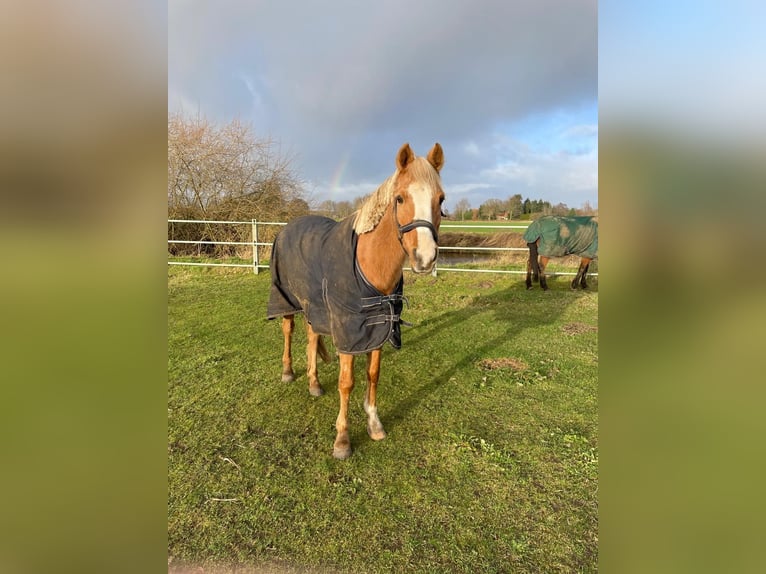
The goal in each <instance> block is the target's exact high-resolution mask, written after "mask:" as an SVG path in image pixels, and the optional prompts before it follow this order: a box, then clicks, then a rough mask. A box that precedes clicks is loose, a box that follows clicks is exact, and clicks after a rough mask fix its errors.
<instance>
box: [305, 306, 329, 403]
mask: <svg viewBox="0 0 766 574" xmlns="http://www.w3.org/2000/svg"><path fill="white" fill-rule="evenodd" d="M306 339H307V341H308V342H307V343H306V374H307V375H308V379H309V393H310V394H311V395H313V396H315V397H321V396H322V395H323V394H324V390H323V389H322V385H320V384H319V379H318V378H317V349H318V347H319V342H320V341H321V337H320V336H319V335H318V334H317V333H316V332H315V331H314V329H312V328H311V325H309V323H308V321H307V322H306ZM325 353H327V351H326V350H325Z"/></svg>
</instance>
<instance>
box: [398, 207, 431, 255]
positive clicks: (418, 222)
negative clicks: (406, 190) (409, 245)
mask: <svg viewBox="0 0 766 574" xmlns="http://www.w3.org/2000/svg"><path fill="white" fill-rule="evenodd" d="M397 205H399V202H398V201H396V199H394V223H395V224H396V229H397V231H398V233H399V243H401V242H402V237H404V234H405V233H407V232H409V231H412V230H413V229H415V228H416V227H427V228H428V229H430V230H431V235H433V236H434V241H435V242H436V244H437V245H438V244H439V233H438V232H437V231H436V227H434V224H433V223H431V222H430V221H426V220H425V219H413V220H412V221H410V222H409V223H407V224H405V225H400V224H399V218H398V217H397V216H396V206H397ZM402 247H404V245H402Z"/></svg>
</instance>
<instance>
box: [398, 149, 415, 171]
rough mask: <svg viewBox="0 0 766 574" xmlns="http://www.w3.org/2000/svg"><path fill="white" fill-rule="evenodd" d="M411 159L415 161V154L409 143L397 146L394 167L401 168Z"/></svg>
mask: <svg viewBox="0 0 766 574" xmlns="http://www.w3.org/2000/svg"><path fill="white" fill-rule="evenodd" d="M413 161H415V154H414V153H413V151H412V148H411V147H410V144H408V143H406V144H404V145H403V146H402V147H400V148H399V152H398V153H397V154H396V167H398V168H399V169H400V170H402V169H404V168H405V167H407V166H408V165H410V164H411V163H412V162H413Z"/></svg>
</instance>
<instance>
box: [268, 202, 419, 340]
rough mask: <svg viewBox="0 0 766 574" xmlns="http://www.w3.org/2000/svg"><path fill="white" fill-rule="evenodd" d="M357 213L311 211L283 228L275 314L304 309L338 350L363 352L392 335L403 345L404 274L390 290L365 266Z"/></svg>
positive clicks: (274, 282) (274, 261) (277, 247)
mask: <svg viewBox="0 0 766 574" xmlns="http://www.w3.org/2000/svg"><path fill="white" fill-rule="evenodd" d="M353 226H354V216H351V217H347V218H346V219H344V220H342V221H339V222H338V221H334V220H332V219H329V218H327V217H319V216H314V215H309V216H305V217H299V218H297V219H294V220H293V221H291V222H290V223H288V224H287V225H286V226H285V227H284V229H282V230H281V231H280V232H279V234H278V235H277V238H276V239H275V240H274V245H273V247H272V249H271V293H270V296H269V303H268V307H267V310H266V316H267V317H268V318H269V319H274V318H276V317H281V316H283V315H291V314H294V313H300V312H303V313H304V314H305V315H306V319H307V320H308V322H309V324H311V327H312V328H313V329H314V331H315V332H317V333H319V334H321V335H329V336H331V337H332V339H333V342H334V343H335V347H336V348H337V349H338V351H340V352H343V353H349V354H359V353H366V352H368V351H372V350H373V349H379V348H381V347H382V346H383V345H384V344H385V342H386V341H388V342H389V343H391V345H392V346H393V347H394V348H395V349H399V348H401V346H402V338H401V326H400V323H401V319H400V315H401V312H402V307H403V304H404V296H403V294H402V293H403V285H404V282H403V280H400V281H399V284H398V286H397V287H396V289H395V290H394V292H393V293H392V294H390V295H384V294H383V293H381V292H380V291H378V290H377V289H376V288H375V287H373V286H372V285H371V284H370V283H369V281H368V280H367V278H366V277H365V276H364V274H363V273H362V271H361V269H359V265H358V264H357V261H356V246H357V242H358V239H359V236H358V235H357V233H356V232H355V231H354V227H353Z"/></svg>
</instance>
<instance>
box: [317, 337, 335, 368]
mask: <svg viewBox="0 0 766 574" xmlns="http://www.w3.org/2000/svg"><path fill="white" fill-rule="evenodd" d="M317 353H319V356H320V357H322V360H323V361H324V362H325V363H331V362H332V357H331V356H330V353H328V352H327V347H325V346H324V340H323V339H322V336H321V335H320V336H319V341H318V342H317Z"/></svg>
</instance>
